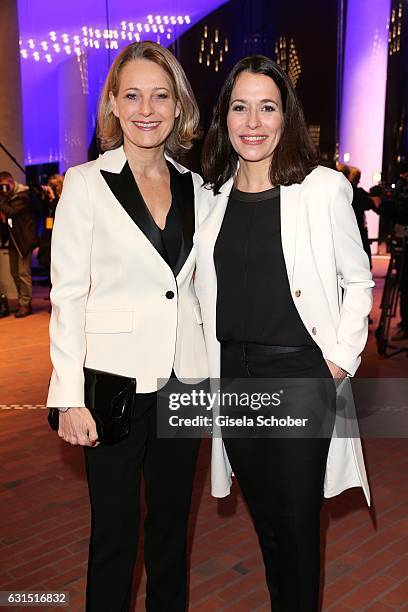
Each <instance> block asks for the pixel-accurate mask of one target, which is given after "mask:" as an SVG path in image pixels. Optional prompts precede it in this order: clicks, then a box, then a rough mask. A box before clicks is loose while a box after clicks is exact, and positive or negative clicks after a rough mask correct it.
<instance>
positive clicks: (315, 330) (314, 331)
mask: <svg viewBox="0 0 408 612" xmlns="http://www.w3.org/2000/svg"><path fill="white" fill-rule="evenodd" d="M312 334H313V335H314V336H315V335H316V334H317V329H316V328H315V327H312Z"/></svg>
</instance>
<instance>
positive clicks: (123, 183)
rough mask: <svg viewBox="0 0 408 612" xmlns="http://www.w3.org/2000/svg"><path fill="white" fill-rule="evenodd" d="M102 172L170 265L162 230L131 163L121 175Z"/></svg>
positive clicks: (120, 201)
mask: <svg viewBox="0 0 408 612" xmlns="http://www.w3.org/2000/svg"><path fill="white" fill-rule="evenodd" d="M100 172H101V174H102V176H103V178H104V179H105V181H106V183H107V184H108V187H109V189H110V190H111V191H112V193H113V195H114V196H115V198H116V199H117V200H118V202H119V203H120V204H121V205H122V206H123V208H124V209H125V210H126V212H127V214H128V215H129V217H131V219H132V220H133V221H134V222H135V223H136V225H137V226H138V227H139V229H140V230H141V231H142V232H143V233H144V235H145V236H146V238H147V239H148V240H149V241H150V242H151V244H152V245H153V246H154V248H155V249H156V250H157V251H158V253H159V254H160V255H161V256H162V257H163V259H164V260H165V261H166V263H168V262H167V254H166V250H165V248H164V245H163V240H162V236H161V233H160V229H159V228H158V226H157V225H156V223H155V222H154V220H153V217H152V216H151V214H150V212H149V210H148V209H147V207H146V204H145V202H144V200H143V197H142V194H141V193H140V190H139V188H138V186H137V183H136V181H135V178H134V176H133V173H132V170H131V169H130V166H129V162H126V163H125V165H124V166H123V168H122V171H121V172H120V174H116V173H115V172H108V171H107V170H101V171H100Z"/></svg>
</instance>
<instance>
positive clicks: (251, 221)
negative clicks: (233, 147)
mask: <svg viewBox="0 0 408 612" xmlns="http://www.w3.org/2000/svg"><path fill="white" fill-rule="evenodd" d="M214 263H215V268H216V272H217V287H218V297H217V338H218V340H219V341H221V342H222V341H227V340H232V341H235V342H254V343H257V344H271V345H277V346H303V345H312V346H314V344H315V343H314V341H313V339H312V337H311V336H310V334H309V333H308V331H307V329H306V328H305V326H304V325H303V322H302V320H301V318H300V316H299V314H298V312H297V310H296V307H295V305H294V303H293V299H292V296H291V293H290V288H289V281H288V277H287V272H286V266H285V260H284V256H283V250H282V241H281V221H280V188H279V187H274V188H273V189H269V190H268V191H263V192H260V193H244V192H242V191H238V190H237V189H234V190H233V191H232V193H231V195H230V198H229V201H228V205H227V210H226V212H225V216H224V220H223V223H222V226H221V230H220V233H219V235H218V238H217V241H216V243H215V247H214Z"/></svg>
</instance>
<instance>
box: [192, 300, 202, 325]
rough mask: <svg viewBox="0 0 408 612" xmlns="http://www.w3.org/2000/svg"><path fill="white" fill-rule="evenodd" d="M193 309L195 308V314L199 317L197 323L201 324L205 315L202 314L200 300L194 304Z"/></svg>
mask: <svg viewBox="0 0 408 612" xmlns="http://www.w3.org/2000/svg"><path fill="white" fill-rule="evenodd" d="M193 310H194V314H195V316H196V319H197V323H199V324H200V325H201V324H202V322H203V317H202V316H201V308H200V304H199V303H198V302H196V303H195V304H194V306H193Z"/></svg>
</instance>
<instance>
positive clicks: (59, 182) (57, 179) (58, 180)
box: [47, 174, 64, 197]
mask: <svg viewBox="0 0 408 612" xmlns="http://www.w3.org/2000/svg"><path fill="white" fill-rule="evenodd" d="M50 183H54V185H55V187H56V192H57V196H58V197H60V196H61V193H62V186H63V184H64V176H63V175H62V174H52V175H51V176H49V177H48V180H47V185H50Z"/></svg>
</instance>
